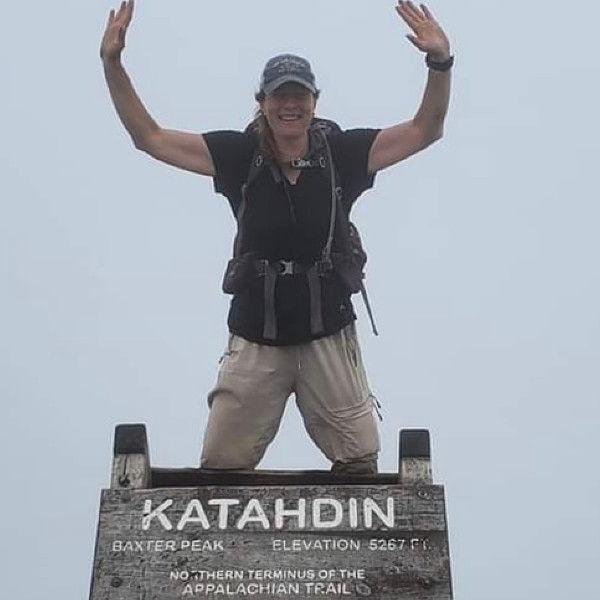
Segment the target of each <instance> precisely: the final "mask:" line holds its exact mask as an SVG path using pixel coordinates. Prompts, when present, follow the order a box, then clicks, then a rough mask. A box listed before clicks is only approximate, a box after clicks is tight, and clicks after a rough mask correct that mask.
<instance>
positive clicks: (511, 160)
mask: <svg viewBox="0 0 600 600" xmlns="http://www.w3.org/2000/svg"><path fill="white" fill-rule="evenodd" d="M393 6H394V3H393V2H392V1H385V2H384V1H382V0H371V1H370V2H366V1H363V2H359V1H357V0H345V1H343V2H342V1H340V0H327V1H326V2H323V1H317V0H302V2H289V1H287V0H269V1H261V2H254V3H249V2H235V3H217V2H210V3H208V2H192V1H191V0H181V1H179V2H166V1H164V0H163V1H161V2H159V1H158V0H138V5H137V13H136V15H135V17H134V22H133V24H132V28H131V31H130V34H129V38H128V46H127V49H126V53H125V64H126V66H127V69H128V71H129V73H130V74H131V76H132V78H133V80H134V83H135V85H136V87H137V90H138V92H139V94H140V96H141V97H142V98H143V99H144V101H145V103H146V105H147V107H148V108H149V110H150V111H151V113H152V114H153V116H154V117H155V118H156V120H157V121H158V122H159V123H160V124H161V125H163V126H165V127H170V128H179V129H186V130H190V131H199V132H200V131H207V130H213V129H221V128H228V129H232V128H233V129H236V128H242V127H244V126H245V124H246V123H247V122H248V120H249V119H250V117H251V114H252V111H253V108H254V107H253V99H252V98H253V92H254V91H255V88H256V86H257V83H258V76H259V73H260V70H261V68H262V66H263V64H264V62H265V61H266V59H267V58H269V57H270V56H272V55H274V54H277V53H279V52H282V51H291V52H295V53H299V54H303V55H306V56H307V57H308V58H309V59H310V60H311V61H312V63H313V67H314V69H315V71H316V74H317V78H318V82H319V85H320V87H321V88H322V90H323V93H322V97H321V100H320V110H319V112H320V114H321V115H322V116H326V117H329V118H333V119H335V120H337V121H338V122H339V123H340V124H341V125H342V126H343V127H357V126H378V127H379V126H387V125H391V124H394V123H396V122H399V121H404V120H407V119H409V118H411V117H412V116H413V114H414V112H415V111H416V109H417V107H418V104H419V102H420V99H421V94H422V91H423V87H424V82H425V78H426V68H425V65H424V62H423V57H422V55H421V54H420V53H419V52H418V51H417V50H416V48H414V47H413V46H412V45H411V44H410V42H408V40H406V39H405V38H404V34H405V33H406V32H407V28H406V26H405V25H404V23H403V22H402V21H401V20H400V19H399V17H397V15H396V14H395V12H394V11H393ZM428 6H429V7H430V9H431V10H432V11H433V13H434V14H435V15H436V17H437V18H438V20H439V21H440V22H441V23H442V24H443V25H444V27H445V30H446V31H447V33H448V35H449V37H450V40H451V43H452V50H453V52H454V53H455V54H456V64H455V71H454V79H453V95H452V101H451V107H450V112H449V116H448V120H447V126H446V132H445V137H444V139H443V140H442V141H440V142H438V143H437V144H435V145H434V146H432V147H430V148H429V149H427V150H426V151H424V152H423V153H421V154H419V155H416V156H415V157H413V158H411V159H409V160H407V161H405V162H403V163H400V164H399V165H397V166H395V167H393V168H391V169H389V170H387V171H384V172H382V173H380V174H379V175H378V176H377V179H376V185H375V188H374V189H373V190H371V191H370V192H368V193H367V194H365V195H364V196H363V197H362V198H361V199H360V200H359V203H358V204H357V206H356V209H355V212H354V213H353V216H354V220H355V221H356V222H357V223H358V225H359V227H360V230H361V233H362V235H363V240H364V242H365V245H366V246H367V249H368V252H369V264H368V285H369V292H370V295H371V299H372V302H373V305H374V309H375V314H376V318H377V321H378V325H379V328H380V330H381V335H380V336H379V337H378V338H374V337H373V336H372V335H371V334H370V332H369V326H368V321H367V319H366V315H365V313H364V309H363V307H362V304H361V303H360V302H356V305H357V310H358V312H359V331H360V334H361V339H362V346H363V354H364V358H365V362H366V365H367V369H368V373H369V378H370V381H371V385H372V387H373V389H374V391H375V393H376V394H377V395H378V397H379V398H380V400H381V402H382V404H383V406H384V419H385V420H384V422H383V425H382V443H383V453H382V459H381V468H382V470H386V471H394V470H395V469H396V468H397V456H396V455H397V450H396V449H397V432H398V429H400V428H401V427H427V428H429V429H430V430H431V433H432V440H433V452H434V457H433V458H434V477H435V480H436V482H439V483H443V484H444V485H445V486H446V494H447V498H448V512H449V522H450V530H451V531H450V534H451V554H452V567H453V576H454V585H455V593H456V598H457V599H461V600H531V599H532V598H543V599H544V600H564V599H565V598H567V597H572V598H597V597H600V584H599V583H598V578H597V575H596V570H597V565H598V561H599V559H600V552H599V550H598V536H599V534H600V508H599V503H598V495H599V492H600V486H599V478H598V475H597V471H598V467H597V464H596V462H597V461H596V460H595V459H596V458H597V455H598V443H597V442H596V440H595V435H594V434H595V433H596V431H597V428H598V424H599V415H600V411H599V399H600V375H599V369H598V362H599V357H600V318H599V314H598V306H600V275H599V272H598V255H599V252H600V240H599V238H598V235H597V230H598V223H599V221H600V207H599V205H598V191H597V173H598V166H597V164H596V163H597V158H598V156H599V154H600V152H599V151H600V148H599V142H598V134H599V129H600V127H599V124H598V106H600V97H599V96H600V94H599V84H598V75H599V74H600V73H599V68H598V60H597V56H598V52H597V23H598V18H599V17H600V9H599V8H598V5H597V4H595V3H594V4H592V3H591V2H583V3H577V4H571V5H565V4H564V3H560V4H559V3H558V2H550V3H548V2H541V1H540V0H533V1H532V2H529V3H513V4H510V3H506V2H499V1H497V0H488V1H486V2H475V1H462V2H452V3H450V2H444V1H442V0H435V1H433V0H432V2H431V3H430V4H428ZM110 8H111V3H110V2H108V1H105V0H94V1H93V2H85V3H84V2H74V1H73V0H63V2H61V3H59V4H54V3H48V2H37V3H33V4H32V3H24V2H22V3H10V4H9V5H7V6H6V7H5V8H4V9H3V20H4V25H5V26H4V31H3V35H2V37H1V39H0V50H1V51H2V56H3V57H4V65H3V69H2V70H3V85H2V87H3V93H2V94H1V95H0V108H1V113H0V114H2V115H3V117H4V119H3V128H2V129H3V135H2V139H3V143H2V145H1V146H0V153H1V161H0V182H1V183H0V185H1V188H0V190H1V194H0V195H1V198H0V282H1V284H0V285H1V286H2V292H1V294H0V359H1V362H0V394H1V396H0V397H1V398H2V400H3V404H4V413H5V417H4V419H3V428H2V448H1V449H2V454H1V455H2V471H3V474H4V490H3V493H2V499H1V501H0V502H1V510H2V515H3V519H2V528H1V532H0V540H2V541H1V542H0V547H1V550H0V559H1V560H0V564H2V571H3V575H4V576H3V595H4V597H6V598H18V599H19V600H33V599H38V598H39V599H42V598H43V599H47V598H60V599H61V600H70V599H72V600H76V599H77V600H80V599H81V598H85V597H87V593H88V586H89V578H90V572H91V561H92V553H93V545H94V536H95V525H96V518H97V511H98V505H99V493H100V489H101V488H102V487H106V486H107V485H108V480H109V470H110V462H111V443H112V433H113V427H114V425H115V424H117V423H120V422H139V421H144V422H146V423H147V425H148V428H149V434H150V445H151V454H152V461H153V464H155V465H160V466H185V465H190V466H193V465H196V464H197V461H198V455H199V448H200V440H201V432H202V430H203V426H204V423H205V420H206V406H205V398H206V393H207V391H208V390H209V389H210V387H211V386H212V385H213V383H214V379H215V374H216V369H217V359H218V357H219V356H220V354H221V352H222V350H223V346H224V343H225V340H226V327H225V318H226V312H227V306H228V298H227V297H225V296H223V295H222V294H221V293H220V291H219V289H220V281H221V277H222V272H223V268H224V266H225V263H226V260H227V258H228V256H229V252H230V249H231V238H232V235H233V232H234V223H233V220H232V217H231V215H230V213H229V208H228V205H227V202H226V200H225V198H223V197H221V196H216V195H215V194H214V193H213V191H212V183H211V181H210V180H209V179H206V178H202V177H200V176H196V175H193V174H189V173H185V172H183V171H177V170H175V169H173V168H171V167H168V166H165V165H162V164H160V163H158V162H155V161H153V160H152V159H150V158H148V157H146V156H145V155H143V154H141V153H140V152H138V151H136V150H135V149H134V148H133V146H132V144H131V143H130V141H129V139H128V137H127V135H126V134H125V132H124V131H123V129H122V127H121V125H120V123H119V122H118V120H117V118H116V115H115V112H114V109H113V107H112V105H111V103H110V100H109V97H108V92H107V90H106V87H105V84H104V80H103V74H102V69H101V63H100V60H99V58H98V47H99V43H100V37H101V34H102V31H103V29H104V24H105V21H106V17H107V15H108V11H109V10H110ZM262 466H263V467H267V468H327V464H326V461H325V460H324V459H323V458H322V457H321V456H320V455H319V454H318V452H317V450H316V449H315V448H314V447H313V446H312V445H311V443H310V441H309V440H308V438H307V436H306V434H305V433H304V432H303V431H302V426H301V424H300V421H299V418H298V416H297V412H296V410H295V407H294V406H293V404H290V405H289V407H288V411H287V413H286V417H285V422H284V424H283V426H282V430H281V431H280V434H279V437H278V438H277V440H276V442H275V443H274V444H273V446H272V447H271V448H270V450H269V452H268V454H267V456H266V458H265V459H264V461H263V463H262Z"/></svg>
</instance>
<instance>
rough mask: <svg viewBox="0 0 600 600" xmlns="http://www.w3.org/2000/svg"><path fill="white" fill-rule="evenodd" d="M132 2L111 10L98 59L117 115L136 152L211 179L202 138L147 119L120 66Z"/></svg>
mask: <svg viewBox="0 0 600 600" xmlns="http://www.w3.org/2000/svg"><path fill="white" fill-rule="evenodd" d="M133 9H134V1H133V0H129V1H128V2H122V3H121V6H120V8H119V10H118V11H116V12H115V11H114V10H111V11H110V14H109V16H108V23H107V25H106V30H105V32H104V36H103V37H102V43H101V45H100V57H101V59H102V63H103V65H104V74H105V77H106V83H107V84H108V89H109V92H110V96H111V98H112V101H113V104H114V105H115V109H116V110H117V114H118V115H119V118H120V119H121V122H122V123H123V126H124V127H125V129H126V130H127V131H128V133H129V135H130V136H131V139H132V140H133V143H134V145H135V147H136V148H138V149H139V150H142V151H144V152H147V153H148V154H150V155H151V156H153V157H154V158H156V159H158V160H161V161H163V162H166V163H168V164H170V165H173V166H175V167H179V168H181V169H185V170H187V171H194V172H195V173H200V174H202V175H211V176H212V175H214V172H215V168H214V164H213V161H212V157H211V155H210V152H209V150H208V147H207V145H206V142H205V141H204V138H203V136H202V135H200V134H197V133H187V132H184V131H173V130H169V129H163V128H162V127H160V126H159V125H158V124H157V123H156V121H154V119H153V118H152V117H151V116H150V114H149V113H148V111H147V110H146V108H145V106H144V105H143V103H142V101H141V100H140V98H139V96H138V95H137V93H136V91H135V89H134V87H133V85H132V83H131V80H130V79H129V76H128V75H127V73H126V71H125V69H124V67H123V65H122V63H121V53H122V52H123V48H124V47H125V35H126V33H127V29H128V28H129V24H130V23H131V19H132V17H133Z"/></svg>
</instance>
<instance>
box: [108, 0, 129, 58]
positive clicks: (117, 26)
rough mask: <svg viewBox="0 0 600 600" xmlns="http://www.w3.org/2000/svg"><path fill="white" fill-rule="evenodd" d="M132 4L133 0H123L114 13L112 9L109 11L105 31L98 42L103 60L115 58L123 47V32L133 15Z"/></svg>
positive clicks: (125, 30) (124, 32)
mask: <svg viewBox="0 0 600 600" xmlns="http://www.w3.org/2000/svg"><path fill="white" fill-rule="evenodd" d="M133 4H134V2H133V0H128V1H127V2H125V1H123V2H121V7H120V8H119V10H118V11H117V12H116V13H115V11H114V9H113V10H111V11H110V14H109V15H108V23H107V24H106V31H105V32H104V36H103V38H102V43H101V44H100V58H102V60H103V61H105V62H106V61H111V60H116V59H118V58H119V57H120V56H121V52H122V51H123V48H124V47H125V34H126V33H127V28H128V27H129V23H131V17H132V16H133Z"/></svg>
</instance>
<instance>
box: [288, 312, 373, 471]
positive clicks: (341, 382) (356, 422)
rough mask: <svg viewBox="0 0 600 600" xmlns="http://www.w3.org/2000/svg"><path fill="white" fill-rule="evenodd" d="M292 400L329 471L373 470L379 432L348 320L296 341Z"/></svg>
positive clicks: (353, 333) (370, 396)
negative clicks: (315, 337) (306, 340)
mask: <svg viewBox="0 0 600 600" xmlns="http://www.w3.org/2000/svg"><path fill="white" fill-rule="evenodd" d="M296 348H297V352H298V363H299V372H298V374H297V378H296V387H295V391H296V401H297V403H298V408H299V409H300V412H301V413H302V417H303V419H304V424H305V426H306V429H307V431H308V433H309V435H310V436H311V438H312V439H313V441H314V442H315V444H316V445H317V446H318V447H319V448H320V450H321V451H322V452H323V453H324V454H325V456H327V458H328V459H329V460H331V461H332V462H333V463H334V468H333V470H334V471H337V472H339V471H347V472H356V473H358V472H377V455H378V452H379V432H378V430H377V421H376V419H375V416H374V414H373V412H374V410H373V409H374V407H373V396H372V394H371V391H370V389H369V385H368V382H367V376H366V373H365V369H364V366H363V362H362V357H361V353H360V348H359V345H358V339H357V337H356V329H355V326H354V323H351V324H350V325H348V326H347V327H345V328H344V329H343V330H342V331H340V332H338V333H336V334H334V335H331V336H328V337H325V338H321V339H319V340H315V341H313V342H311V343H310V344H304V345H302V346H297V347H296Z"/></svg>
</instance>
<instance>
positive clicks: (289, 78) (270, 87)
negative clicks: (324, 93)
mask: <svg viewBox="0 0 600 600" xmlns="http://www.w3.org/2000/svg"><path fill="white" fill-rule="evenodd" d="M290 82H293V83H298V84H300V85H301V86H303V87H305V88H306V89H307V90H309V91H310V92H311V93H313V94H316V93H317V88H316V87H315V86H314V85H311V84H310V83H308V81H306V79H302V78H301V77H297V76H295V75H282V76H281V77H278V78H277V79H274V80H273V81H271V82H270V83H268V84H267V85H265V86H264V87H263V92H264V93H265V94H271V93H272V92H274V91H275V90H276V89H277V88H278V87H281V86H282V85H283V84H284V83H290Z"/></svg>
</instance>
